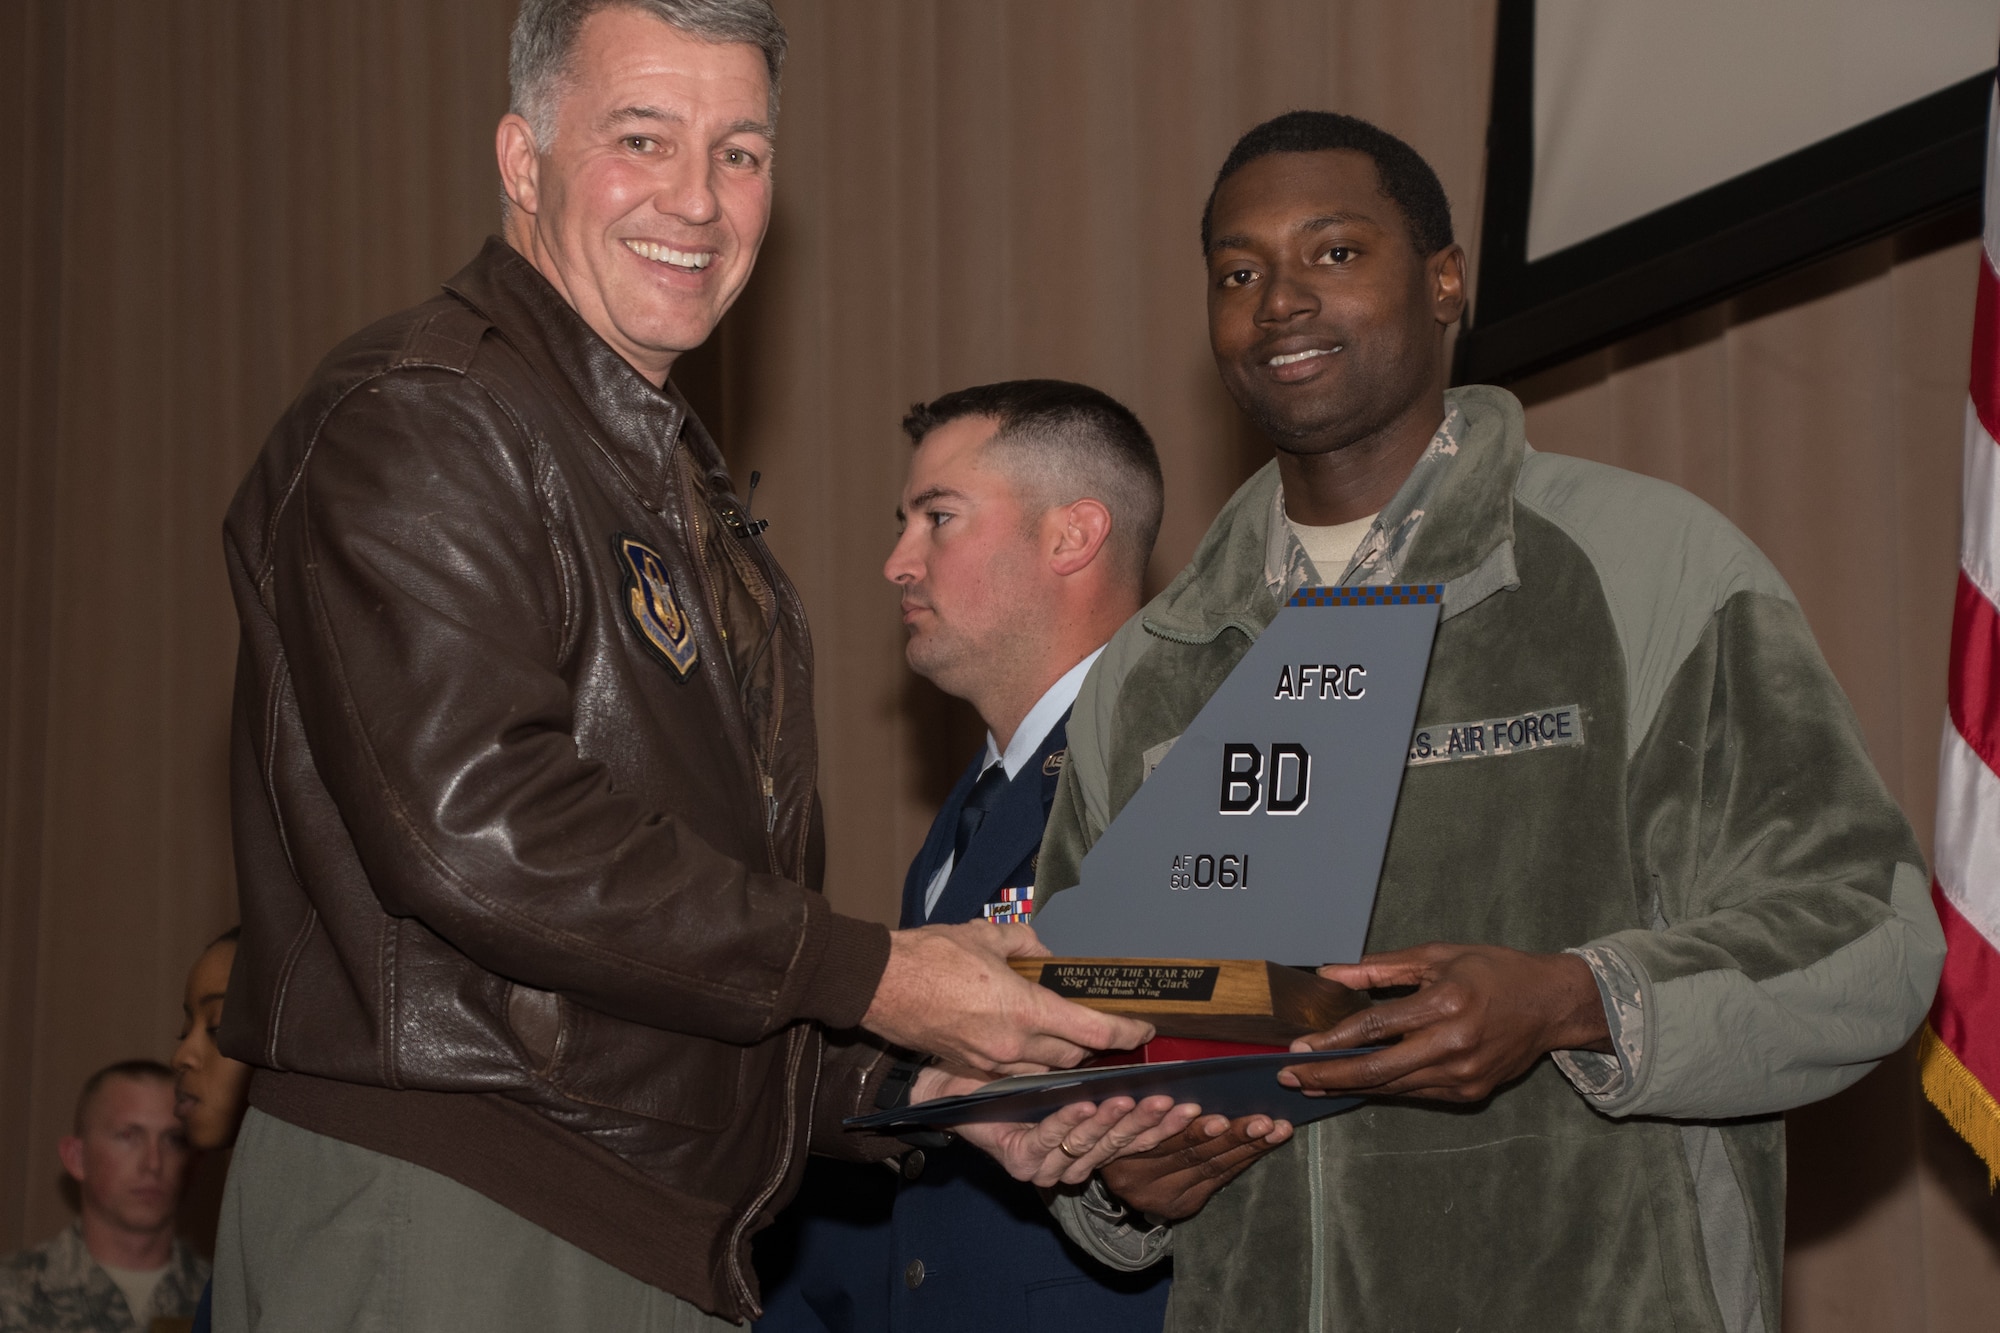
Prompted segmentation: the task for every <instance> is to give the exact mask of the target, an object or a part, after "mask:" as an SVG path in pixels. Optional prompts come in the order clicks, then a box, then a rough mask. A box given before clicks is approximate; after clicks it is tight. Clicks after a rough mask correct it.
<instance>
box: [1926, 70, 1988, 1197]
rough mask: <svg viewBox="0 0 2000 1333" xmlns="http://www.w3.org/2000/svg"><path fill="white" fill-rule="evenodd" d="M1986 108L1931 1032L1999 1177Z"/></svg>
mask: <svg viewBox="0 0 2000 1333" xmlns="http://www.w3.org/2000/svg"><path fill="white" fill-rule="evenodd" d="M1993 106H1994V108H1995V109H1994V110H1989V112H1988V118H1987V131H1986V227H1985V246H1984V253H1983V254H1982V255H1981V257H1980V264H1979V301H1978V309H1977V313H1976V314H1975V315H1974V316H1973V326H1972V389H1971V394H1970V401H1969V402H1968V403H1967V405H1966V410H1965V484H1964V498H1963V501H1962V503H1963V506H1964V521H1963V525H1962V532H1961V535H1960V537H1959V568H1958V603H1957V606H1956V608H1955V610H1954V613H1953V616H1952V624H1951V684H1950V691H1949V699H1950V717H1949V719H1948V720H1947V724H1946V726H1945V729H1944V751H1943V754H1942V756H1941V757H1940V758H1939V761H1938V822H1937V843H1936V855H1935V857H1934V858H1933V859H1934V862H1935V870H1934V875H1933V878H1932V880H1931V897H1932V899H1933V900H1935V902H1936V903H1937V909H1938V915H1939V917H1941V918H1942V919H1943V921H1944V934H1945V944H1946V952H1945V961H1944V979H1943V981H1942V982H1941V983H1940V984H1939V986H1938V994H1937V1001H1936V1003H1935V1004H1933V1005H1932V1006H1931V1015H1930V1022H1929V1023H1928V1024H1927V1025H1926V1027H1925V1029H1924V1033H1923V1038H1922V1056H1921V1059H1922V1067H1923V1080H1924V1092H1925V1094H1926V1095H1927V1096H1929V1097H1930V1099H1931V1101H1932V1102H1934V1103H1935V1104H1936V1105H1937V1108H1938V1109H1939V1110H1940V1111H1942V1112H1943V1113H1944V1116H1945V1119H1947V1120H1949V1121H1950V1122H1951V1126H1952V1128H1953V1129H1956V1130H1957V1131H1958V1132H1959V1133H1960V1134H1961V1135H1963V1136H1964V1137H1965V1140H1966V1141H1967V1142H1968V1143H1970V1144H1971V1145H1972V1147H1973V1150H1974V1151H1976V1152H1977V1153H1978V1154H1979V1155H1980V1156H1981V1157H1982V1158H1984V1159H1985V1161H1986V1169H1987V1172H1988V1174H1989V1175H1990V1176H2000V1100H1996V1094H2000V444H1997V443H1995V441H1996V439H2000V276H1996V273H1995V267H1996V265H1995V257H1996V256H2000V138H1996V129H1995V124H1996V121H1995V116H1996V114H1997V113H2000V96H1996V98H1995V100H1994V102H1993Z"/></svg>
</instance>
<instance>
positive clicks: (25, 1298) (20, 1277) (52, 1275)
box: [0, 1222, 208, 1333]
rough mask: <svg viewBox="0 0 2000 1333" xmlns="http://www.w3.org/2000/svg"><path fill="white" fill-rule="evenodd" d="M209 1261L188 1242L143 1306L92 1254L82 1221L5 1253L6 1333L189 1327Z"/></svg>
mask: <svg viewBox="0 0 2000 1333" xmlns="http://www.w3.org/2000/svg"><path fill="white" fill-rule="evenodd" d="M206 1281H208V1265H207V1264H206V1263H203V1262H202V1261H201V1259H199V1258H197V1257H196V1255H195V1253H194V1251H193V1250H190V1249H189V1248H188V1247H187V1246H186V1245H185V1244H184V1243H182V1242H181V1241H178V1240H177V1241H175V1242H174V1257H173V1259H172V1261H171V1262H170V1263H169V1265H168V1267H167V1275H166V1276H165V1277H163V1278H161V1279H160V1285H159V1286H157V1287H155V1288H154V1289H153V1299H152V1300H151V1302H149V1303H148V1305H147V1308H146V1309H144V1310H139V1311H134V1310H133V1309H131V1308H130V1307H129V1306H128V1305H127V1304H126V1302H125V1293H124V1292H122V1291H120V1290H119V1289H118V1284H117V1283H115V1282H113V1281H112V1280H111V1275H110V1274H109V1273H107V1272H105V1271H104V1269H103V1267H102V1266H101V1265H100V1264H99V1263H98V1262H97V1261H96V1260H95V1259H92V1258H91V1257H90V1251H89V1249H87V1248H86V1247H85V1246H84V1243H83V1224H82V1223H81V1222H72V1223H71V1224H70V1225H69V1226H67V1227H65V1228H64V1229H63V1230H62V1231H61V1233H59V1234H58V1235H57V1236H56V1237H55V1239H53V1240H51V1241H49V1242H48V1243H46V1244H43V1245H37V1246H35V1247H34V1248H33V1249H29V1250H18V1251H16V1252H15V1253H13V1254H10V1255H8V1256H7V1257H6V1258H5V1259H0V1333H168V1330H174V1329H179V1328H185V1327H187V1325H188V1323H189V1322H190V1319H189V1317H190V1316H192V1315H193V1314H194V1303H195V1300H196V1299H197V1298H198V1297H199V1296H200V1295H201V1288H202V1284H203V1283H204V1282H206Z"/></svg>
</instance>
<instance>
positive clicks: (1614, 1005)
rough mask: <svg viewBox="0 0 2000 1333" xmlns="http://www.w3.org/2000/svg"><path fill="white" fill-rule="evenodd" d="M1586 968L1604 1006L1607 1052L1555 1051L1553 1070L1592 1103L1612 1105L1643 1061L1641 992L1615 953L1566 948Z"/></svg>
mask: <svg viewBox="0 0 2000 1333" xmlns="http://www.w3.org/2000/svg"><path fill="white" fill-rule="evenodd" d="M1565 952H1567V953H1573V954H1575V955H1576V956H1577V957H1579V958H1581V959H1583V961H1584V962H1585V963H1587V964H1589V966H1590V974H1591V975H1592V976H1593V977H1595V978H1596V979H1597V994H1598V997H1599V998H1600V999H1602V1000H1603V1002H1604V1022H1605V1026H1606V1027H1608V1028H1610V1030H1611V1054H1609V1055H1605V1054H1601V1053H1599V1052H1597V1051H1557V1052H1556V1053H1555V1061H1556V1067H1557V1068H1558V1069H1560V1070H1562V1072H1563V1074H1564V1076H1565V1077H1567V1078H1568V1079H1569V1081H1570V1082H1571V1083H1573V1084H1575V1085H1576V1090H1577V1091H1578V1092H1580V1093H1582V1094H1583V1095H1584V1096H1585V1097H1588V1098H1589V1099H1590V1100H1592V1101H1594V1102H1612V1101H1616V1100H1617V1099H1618V1095H1619V1094H1620V1093H1622V1092H1624V1091H1625V1089H1626V1088H1627V1087H1629V1086H1630V1085H1631V1082H1632V1077H1633V1074H1634V1072H1635V1071H1636V1070H1637V1069H1638V1068H1639V1067H1640V1064H1641V1063H1642V1061H1643V1059H1644V1057H1645V1053H1646V1052H1645V1045H1644V1042H1645V1034H1646V1015H1645V1011H1644V1009H1643V1007H1642V1006H1643V1004H1644V994H1645V992H1644V988H1643V987H1642V986H1641V985H1640V982H1639V976H1638V974H1637V973H1636V972H1634V971H1633V970H1632V966H1631V964H1630V963H1628V962H1626V961H1625V959H1624V957H1623V956H1622V955H1620V954H1619V953H1618V951H1617V950H1616V949H1612V948H1609V947H1606V946H1604V945H1586V946H1584V947H1583V948H1581V949H1568V950H1565Z"/></svg>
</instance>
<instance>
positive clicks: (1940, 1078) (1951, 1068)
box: [1917, 1023, 2000, 1190]
mask: <svg viewBox="0 0 2000 1333" xmlns="http://www.w3.org/2000/svg"><path fill="white" fill-rule="evenodd" d="M1917 1064H1918V1066H1919V1068H1921V1069H1922V1070H1923V1079H1924V1095H1925V1096H1926V1097H1929V1098H1930V1099H1931V1105H1933V1106H1935V1107H1937V1109H1938V1111H1939V1112H1940V1113H1941V1114H1942V1115H1943V1116H1944V1118H1945V1122H1946V1123H1947V1124H1949V1125H1950V1126H1951V1127H1952V1128H1953V1129H1955V1130H1957V1131H1958V1135H1959V1137H1960V1138H1962V1139H1964V1140H1965V1141H1966V1142H1967V1143H1969V1144H1971V1145H1972V1151H1974V1152H1976V1153H1978V1154H1979V1156H1980V1160H1982V1161H1984V1162H1985V1163H1986V1188H1987V1189H1989V1190H1990V1189H1992V1188H1993V1187H1994V1186H1995V1185H1996V1184H2000V1102H1996V1101H1994V1100H1993V1094H1992V1093H1991V1092H1989V1091H1987V1088H1986V1085H1985V1084H1983V1083H1981V1082H1980V1081H1979V1079H1978V1078H1977V1077H1976V1076H1974V1074H1973V1072H1972V1071H1971V1070H1970V1069H1967V1068H1966V1067H1965V1066H1964V1065H1962V1064H1960V1063H1959V1059H1958V1057H1957V1056H1956V1055H1954V1054H1952V1051H1951V1047H1949V1046H1947V1045H1945V1044H1944V1043H1943V1042H1942V1041H1940V1040H1938V1035H1937V1033H1935V1032H1933V1031H1931V1025H1930V1024H1929V1023H1926V1024H1924V1026H1923V1032H1922V1035H1921V1037H1920V1038H1919V1040H1918V1045H1917Z"/></svg>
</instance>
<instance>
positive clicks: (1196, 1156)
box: [1099, 1115, 1292, 1222]
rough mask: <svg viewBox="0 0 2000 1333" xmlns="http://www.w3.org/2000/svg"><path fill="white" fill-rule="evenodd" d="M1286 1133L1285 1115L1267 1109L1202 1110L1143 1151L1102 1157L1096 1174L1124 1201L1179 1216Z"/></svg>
mask: <svg viewBox="0 0 2000 1333" xmlns="http://www.w3.org/2000/svg"><path fill="white" fill-rule="evenodd" d="M1291 1137H1292V1126H1291V1123H1290V1122H1289V1121H1284V1120H1273V1119H1271V1117H1269V1116H1267V1115H1249V1116H1244V1117H1242V1118H1241V1119H1239V1120H1229V1119H1227V1118H1226V1117H1224V1116H1219V1115H1211V1116H1203V1117H1202V1118H1201V1119H1199V1120H1196V1121H1194V1122H1193V1123H1192V1124H1190V1125H1188V1126H1187V1128H1186V1129H1183V1130H1182V1131H1181V1132H1180V1133H1178V1134H1176V1135H1174V1136H1173V1137H1171V1138H1168V1139H1165V1140H1163V1141H1162V1142H1161V1143H1160V1144H1159V1145H1158V1146H1157V1147H1155V1148H1153V1149H1152V1150H1151V1151H1149V1152H1148V1151H1138V1152H1133V1153H1130V1154H1128V1155H1126V1156H1122V1157H1119V1158H1118V1159H1116V1160H1115V1161H1112V1162H1109V1163H1107V1164H1106V1165H1104V1166H1103V1167H1100V1168H1099V1174H1100V1175H1102V1176H1103V1177H1104V1186H1105V1188H1106V1189H1108V1190H1110V1191H1111V1192H1112V1194H1114V1195H1116V1196H1117V1197H1118V1199H1119V1200H1120V1201H1121V1202H1122V1203H1124V1204H1125V1205H1126V1206H1127V1207H1130V1208H1136V1209H1138V1210H1139V1211H1140V1212H1142V1213H1151V1214H1152V1215H1153V1216H1154V1217H1164V1218H1166V1219H1167V1220H1168V1221H1170V1222H1172V1221H1179V1220H1180V1219H1181V1218H1183V1217H1193V1216H1194V1215H1195V1214H1196V1213H1198V1212H1200V1211H1201V1208H1202V1205H1203V1204H1205V1203H1207V1202H1208V1201H1209V1199H1210V1198H1211V1197H1212V1196H1213V1195H1214V1194H1215V1192H1216V1191H1217V1190H1219V1189H1221V1188H1222V1187H1223V1186H1224V1185H1227V1184H1228V1183H1229V1182H1230V1181H1232V1180H1234V1179H1236V1177H1238V1176H1240V1175H1242V1174H1243V1172H1244V1171H1245V1170H1246V1169H1248V1168H1249V1166H1250V1164H1251V1163H1252V1162H1254V1161H1256V1160H1257V1159H1258V1158H1259V1157H1262V1156H1263V1155H1264V1154H1265V1153H1267V1152H1269V1151H1271V1149H1273V1148H1275V1147H1277V1146H1278V1145H1279V1144H1281V1143H1284V1142H1285V1141H1286V1140H1287V1139H1289V1138H1291Z"/></svg>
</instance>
